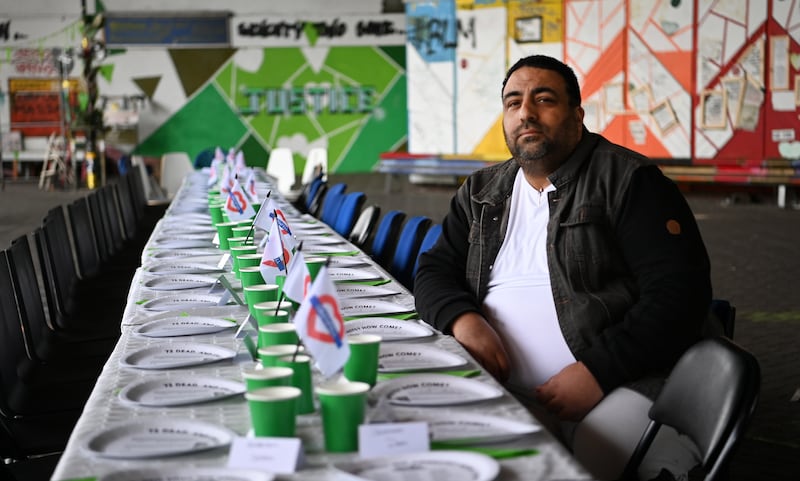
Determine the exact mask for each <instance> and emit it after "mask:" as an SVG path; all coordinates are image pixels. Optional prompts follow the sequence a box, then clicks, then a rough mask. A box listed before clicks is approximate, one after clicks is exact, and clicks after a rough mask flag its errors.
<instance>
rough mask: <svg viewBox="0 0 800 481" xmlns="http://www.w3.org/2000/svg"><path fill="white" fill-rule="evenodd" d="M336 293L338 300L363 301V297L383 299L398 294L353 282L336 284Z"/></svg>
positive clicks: (393, 290)
mask: <svg viewBox="0 0 800 481" xmlns="http://www.w3.org/2000/svg"><path fill="white" fill-rule="evenodd" d="M336 293H337V294H339V299H363V298H365V297H385V296H394V295H397V294H400V292H399V291H397V290H395V289H389V288H387V287H381V286H370V285H368V284H358V283H355V282H344V283H339V284H336Z"/></svg>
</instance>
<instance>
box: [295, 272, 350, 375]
mask: <svg viewBox="0 0 800 481" xmlns="http://www.w3.org/2000/svg"><path fill="white" fill-rule="evenodd" d="M294 325H295V328H296V329H297V335H298V336H299V337H300V339H301V340H302V341H303V345H304V346H305V348H306V351H307V352H308V353H309V354H311V356H312V357H313V358H314V359H315V361H316V365H317V368H318V369H319V370H320V372H321V373H322V375H323V376H325V377H330V376H332V375H334V374H336V373H337V372H338V371H339V370H340V369H342V366H344V364H345V362H347V358H349V357H350V346H349V345H348V344H347V341H346V340H345V337H344V336H345V329H344V317H343V316H342V312H341V310H340V309H339V299H338V295H337V293H336V287H334V285H333V281H331V279H330V276H329V275H328V268H327V267H324V266H323V267H322V269H320V271H319V274H317V277H316V279H314V282H313V283H312V284H311V288H310V289H309V291H308V295H306V298H305V299H304V300H303V302H302V303H301V304H300V309H299V310H298V311H297V314H296V315H295V316H294Z"/></svg>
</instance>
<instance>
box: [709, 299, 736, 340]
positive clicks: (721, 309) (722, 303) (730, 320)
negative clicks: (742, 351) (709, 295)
mask: <svg viewBox="0 0 800 481" xmlns="http://www.w3.org/2000/svg"><path fill="white" fill-rule="evenodd" d="M711 313H712V314H714V315H715V316H717V319H719V321H720V322H721V323H722V330H723V332H724V333H725V336H726V337H728V338H729V339H733V331H734V326H735V324H736V307H735V306H734V305H733V304H731V303H730V301H728V300H726V299H712V300H711Z"/></svg>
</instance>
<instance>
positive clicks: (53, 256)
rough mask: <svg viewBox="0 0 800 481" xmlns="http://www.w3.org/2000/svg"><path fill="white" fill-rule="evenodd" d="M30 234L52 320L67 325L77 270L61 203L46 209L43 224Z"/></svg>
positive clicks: (73, 306) (73, 300) (73, 303)
mask: <svg viewBox="0 0 800 481" xmlns="http://www.w3.org/2000/svg"><path fill="white" fill-rule="evenodd" d="M33 238H34V241H35V243H36V249H37V250H36V253H37V255H38V256H39V265H40V269H41V273H42V279H43V280H44V292H45V297H46V298H47V306H48V309H49V312H50V319H51V322H52V323H53V324H54V325H56V326H58V327H59V328H62V329H66V328H67V327H68V326H67V325H66V324H67V319H69V318H70V317H71V316H72V315H73V313H74V312H75V310H76V309H77V304H76V300H75V296H74V293H75V291H76V289H77V285H78V272H77V271H76V269H75V263H74V260H73V256H72V247H71V246H70V244H69V240H68V239H69V234H68V232H67V223H66V220H65V219H64V214H63V211H62V209H61V207H58V208H56V209H51V210H50V211H49V212H48V213H47V216H45V218H44V222H43V223H42V227H39V228H37V229H35V230H34V231H33Z"/></svg>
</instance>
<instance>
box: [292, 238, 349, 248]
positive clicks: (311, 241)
mask: <svg viewBox="0 0 800 481" xmlns="http://www.w3.org/2000/svg"><path fill="white" fill-rule="evenodd" d="M311 246H326V247H327V246H348V247H349V245H348V243H347V241H346V240H343V239H340V238H338V237H334V236H323V235H309V236H306V237H303V250H305V249H306V247H311Z"/></svg>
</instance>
